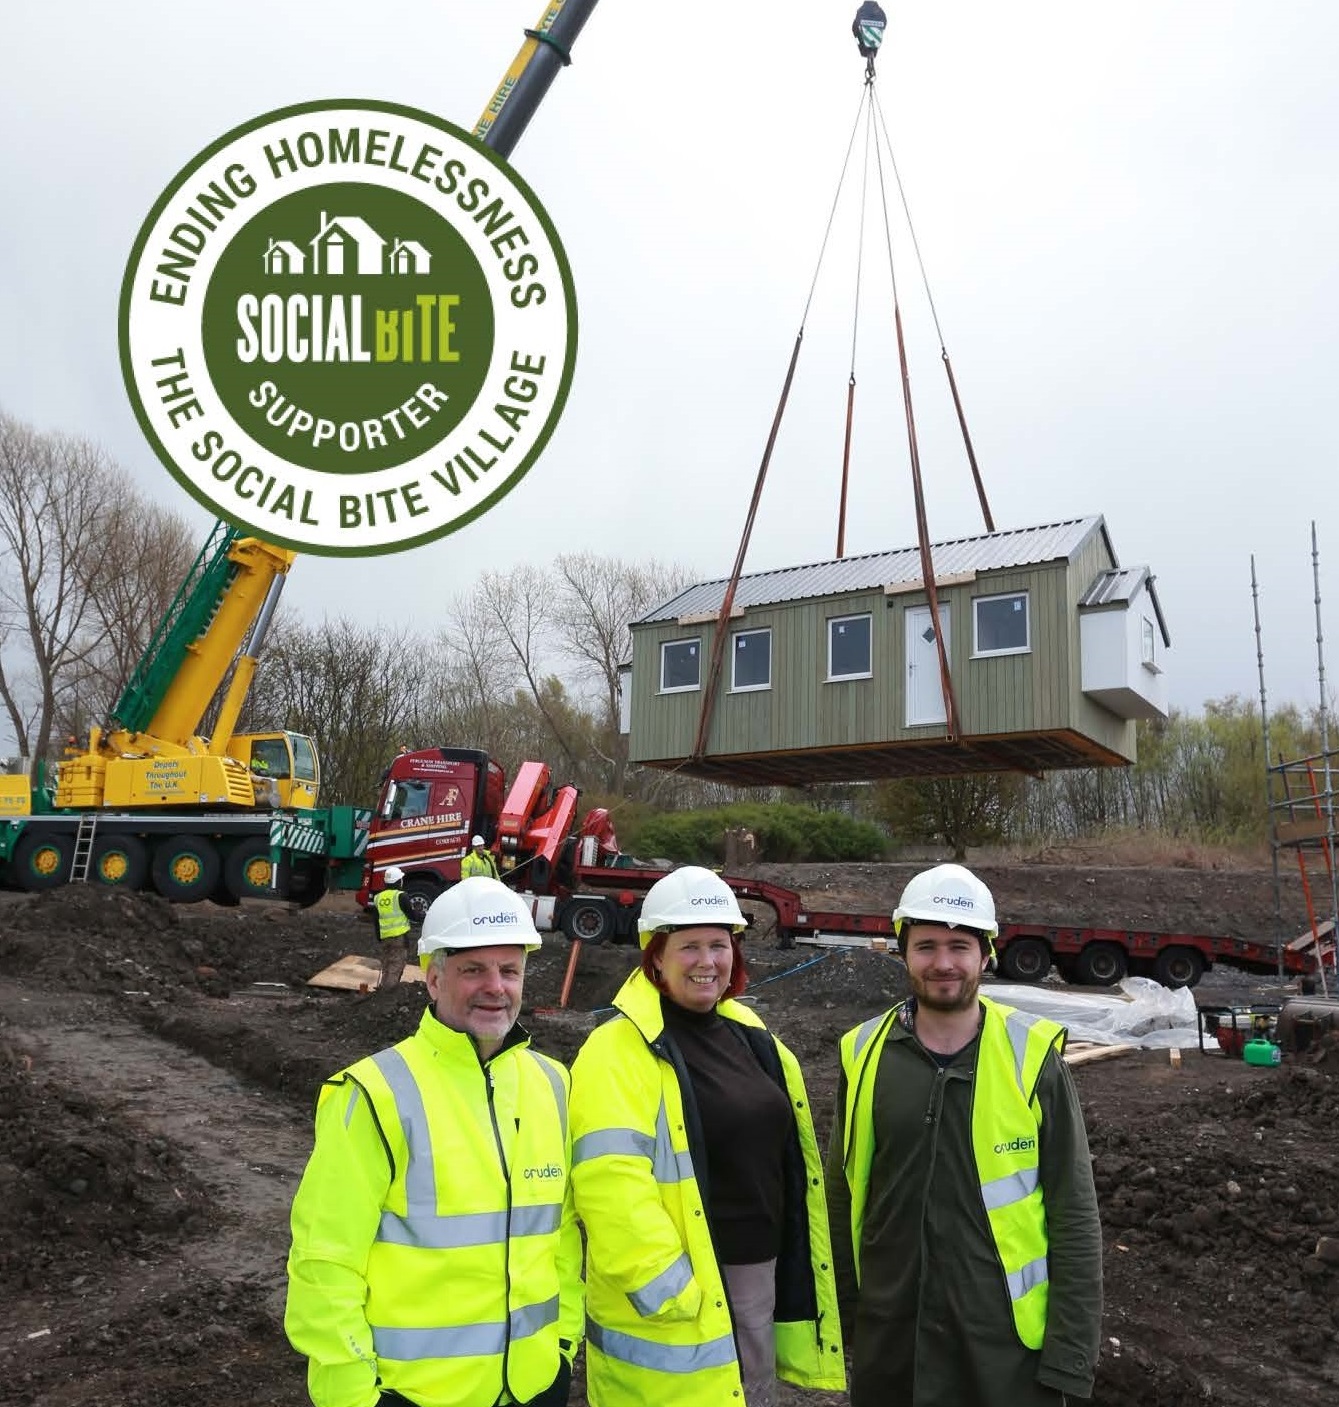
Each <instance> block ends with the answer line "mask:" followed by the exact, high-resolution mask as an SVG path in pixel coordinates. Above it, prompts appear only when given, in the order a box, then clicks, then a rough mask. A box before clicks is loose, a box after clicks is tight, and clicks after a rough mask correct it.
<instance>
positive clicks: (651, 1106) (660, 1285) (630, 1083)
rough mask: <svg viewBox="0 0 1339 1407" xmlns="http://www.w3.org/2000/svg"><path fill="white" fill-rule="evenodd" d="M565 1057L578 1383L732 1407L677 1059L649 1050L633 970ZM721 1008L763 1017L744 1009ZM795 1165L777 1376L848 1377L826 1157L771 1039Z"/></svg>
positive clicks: (826, 1380) (717, 1278) (791, 1061)
mask: <svg viewBox="0 0 1339 1407" xmlns="http://www.w3.org/2000/svg"><path fill="white" fill-rule="evenodd" d="M614 1005H615V1006H616V1007H617V1008H618V1010H619V1011H620V1012H621V1013H622V1014H621V1015H620V1016H617V1017H615V1018H614V1019H613V1020H611V1021H608V1022H606V1023H605V1024H604V1025H603V1026H599V1027H597V1028H596V1029H595V1030H594V1031H592V1032H591V1034H590V1035H589V1036H588V1037H587V1039H586V1042H585V1044H584V1045H583V1046H582V1048H581V1050H580V1051H579V1052H578V1054H577V1058H576V1060H575V1061H574V1062H573V1064H572V1139H573V1142H572V1184H573V1189H574V1191H575V1194H576V1203H577V1213H578V1215H579V1216H580V1217H581V1218H582V1220H583V1222H584V1223H585V1226H586V1293H587V1317H586V1380H587V1390H588V1392H589V1396H590V1400H591V1402H592V1403H595V1404H605V1405H606V1407H610V1405H611V1404H619V1405H620V1407H622V1405H623V1404H638V1405H639V1407H640V1404H646V1405H647V1407H651V1404H654V1407H742V1404H743V1400H744V1399H743V1384H742V1379H741V1373H740V1367H739V1362H738V1359H737V1356H736V1352H735V1338H734V1325H733V1321H732V1320H731V1317H730V1310H729V1307H728V1304H727V1299H726V1293H725V1286H724V1277H723V1275H722V1272H721V1268H720V1266H719V1264H718V1263H717V1260H716V1252H715V1248H714V1247H713V1245H712V1240H711V1233H710V1231H709V1229H708V1226H707V1215H706V1207H705V1206H704V1205H703V1197H702V1191H701V1188H700V1187H699V1185H698V1181H697V1172H696V1170H695V1168H694V1166H693V1156H692V1153H691V1152H690V1150H689V1146H688V1133H687V1129H686V1127H685V1125H686V1123H687V1119H686V1118H685V1110H684V1102H683V1092H682V1090H681V1088H680V1084H679V1078H678V1076H677V1075H676V1073H675V1070H674V1067H673V1066H672V1065H671V1064H670V1062H669V1061H668V1060H667V1059H662V1058H661V1056H660V1055H658V1054H657V1053H656V1049H655V1048H653V1044H652V1043H656V1044H657V1045H658V1044H659V1040H660V1037H661V1036H662V1035H663V1032H664V1022H663V1018H662V1016H661V1008H660V993H659V992H658V991H657V990H656V989H655V987H653V986H652V985H651V983H650V982H648V981H647V979H646V977H645V976H644V975H643V974H642V972H641V970H640V969H637V970H635V971H634V972H633V974H632V976H631V977H629V979H628V980H627V981H626V982H625V983H624V984H623V987H622V988H621V989H620V991H619V993H618V995H617V996H616V997H615V998H614ZM717 1010H718V1011H719V1012H720V1014H721V1015H722V1016H723V1017H725V1018H726V1019H727V1020H730V1021H733V1022H736V1023H738V1024H739V1025H741V1026H753V1027H761V1026H762V1024H763V1023H762V1022H761V1021H760V1020H759V1019H758V1017H757V1015H756V1014H755V1013H754V1012H753V1011H752V1010H751V1009H750V1008H749V1007H747V1006H744V1005H742V1004H741V1003H739V1002H735V1001H723V1002H721V1003H720V1005H719V1007H718V1008H717ZM776 1050H777V1055H778V1057H779V1059H780V1063H781V1070H782V1075H783V1078H784V1081H785V1085H786V1092H787V1094H788V1095H789V1097H790V1100H791V1106H792V1108H793V1109H794V1111H795V1123H796V1130H797V1133H798V1136H799V1143H800V1154H801V1157H802V1160H803V1163H804V1172H805V1189H804V1206H805V1217H806V1220H807V1222H808V1242H809V1245H808V1250H809V1260H808V1263H807V1265H806V1266H805V1267H804V1273H805V1275H806V1276H807V1278H808V1280H809V1282H810V1284H811V1286H812V1299H813V1302H814V1305H815V1313H814V1317H812V1318H799V1319H791V1320H779V1321H778V1322H777V1324H776V1370H777V1376H778V1377H780V1378H782V1379H784V1380H786V1381H788V1382H792V1383H796V1384H798V1385H799V1386H801V1387H811V1388H825V1389H829V1390H831V1391H834V1392H836V1391H841V1390H842V1389H843V1388H845V1386H846V1374H845V1368H844V1360H843V1357H842V1341H841V1325H840V1323H839V1315H838V1312H837V1289H836V1283H835V1279H834V1274H833V1270H832V1254H831V1241H830V1239H829V1233H828V1218H827V1204H826V1200H825V1198H824V1194H823V1175H822V1173H823V1170H822V1155H821V1154H820V1152H819V1149H818V1142H817V1139H816V1138H815V1136H814V1128H813V1120H812V1118H811V1116H810V1112H809V1107H808V1097H807V1095H806V1093H805V1087H804V1079H803V1076H802V1075H801V1073H800V1067H799V1065H798V1064H797V1062H796V1060H795V1057H794V1056H793V1055H792V1054H791V1053H790V1051H789V1050H787V1049H786V1048H785V1046H783V1045H782V1044H781V1043H780V1042H779V1041H778V1042H777V1043H776Z"/></svg>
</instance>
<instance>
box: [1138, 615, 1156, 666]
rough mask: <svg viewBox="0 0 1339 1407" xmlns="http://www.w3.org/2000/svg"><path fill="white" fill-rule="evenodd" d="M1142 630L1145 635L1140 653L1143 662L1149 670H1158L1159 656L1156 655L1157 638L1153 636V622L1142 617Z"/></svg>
mask: <svg viewBox="0 0 1339 1407" xmlns="http://www.w3.org/2000/svg"><path fill="white" fill-rule="evenodd" d="M1141 629H1142V632H1143V634H1142V643H1141V645H1140V651H1141V655H1142V658H1143V662H1144V663H1145V664H1146V665H1147V666H1148V667H1149V669H1156V668H1157V667H1158V661H1157V656H1156V654H1155V651H1156V649H1157V643H1156V637H1155V636H1154V634H1153V622H1152V621H1151V620H1149V618H1148V617H1147V616H1144V617H1142V626H1141Z"/></svg>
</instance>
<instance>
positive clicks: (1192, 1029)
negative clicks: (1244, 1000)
mask: <svg viewBox="0 0 1339 1407" xmlns="http://www.w3.org/2000/svg"><path fill="white" fill-rule="evenodd" d="M983 991H984V993H985V995H986V996H988V997H993V998H994V999H995V1000H996V1001H998V1002H1003V1003H1004V1005H1005V1006H1016V1007H1017V1008H1018V1009H1019V1011H1027V1012H1031V1013H1032V1014H1033V1015H1035V1016H1047V1017H1049V1018H1050V1019H1051V1020H1052V1021H1058V1022H1059V1023H1060V1024H1061V1025H1062V1026H1067V1027H1068V1028H1069V1039H1070V1040H1071V1041H1091V1042H1092V1043H1093V1044H1095V1045H1137V1046H1141V1047H1143V1048H1145V1049H1159V1050H1163V1049H1166V1048H1167V1047H1169V1046H1192V1045H1198V1044H1199V1026H1198V1018H1197V1016H1196V1014H1195V999H1194V998H1193V997H1192V996H1191V995H1190V988H1189V987H1181V988H1179V989H1178V990H1177V991H1174V992H1173V991H1171V990H1170V989H1169V988H1167V987H1164V986H1163V985H1162V983H1160V982H1154V981H1152V980H1151V979H1149V978H1147V977H1126V978H1125V979H1124V980H1123V981H1122V982H1121V983H1120V984H1119V985H1118V986H1116V987H1112V988H1111V989H1110V990H1109V991H1105V992H1093V991H1077V990H1075V989H1074V988H1072V987H1045V986H1035V987H1034V986H1026V985H1023V984H1020V983H1016V982H990V983H987V984H985V985H984V987H983Z"/></svg>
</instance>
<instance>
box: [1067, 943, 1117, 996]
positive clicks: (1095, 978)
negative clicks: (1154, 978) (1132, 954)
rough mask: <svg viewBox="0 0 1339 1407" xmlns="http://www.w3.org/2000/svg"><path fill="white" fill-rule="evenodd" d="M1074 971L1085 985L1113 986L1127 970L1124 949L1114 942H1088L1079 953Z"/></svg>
mask: <svg viewBox="0 0 1339 1407" xmlns="http://www.w3.org/2000/svg"><path fill="white" fill-rule="evenodd" d="M1074 971H1075V972H1076V973H1077V974H1078V979H1079V981H1080V982H1081V983H1082V984H1083V985H1084V986H1086V987H1114V986H1115V985H1116V983H1117V982H1119V981H1120V979H1121V978H1122V977H1124V976H1125V974H1126V972H1127V971H1128V967H1127V963H1126V957H1125V949H1124V948H1118V947H1117V946H1116V944H1115V943H1089V944H1088V945H1087V946H1086V947H1085V948H1084V949H1083V950H1082V951H1081V952H1080V953H1079V956H1078V961H1077V962H1075V964H1074Z"/></svg>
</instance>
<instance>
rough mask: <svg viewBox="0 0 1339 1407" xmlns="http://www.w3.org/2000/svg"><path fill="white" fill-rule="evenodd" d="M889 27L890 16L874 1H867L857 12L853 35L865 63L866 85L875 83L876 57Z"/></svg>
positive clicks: (853, 23)
mask: <svg viewBox="0 0 1339 1407" xmlns="http://www.w3.org/2000/svg"><path fill="white" fill-rule="evenodd" d="M887 27H888V16H887V15H885V14H884V12H883V10H882V9H881V8H880V7H879V6H878V5H877V4H875V3H874V0H865V3H864V4H863V5H861V7H860V8H859V9H858V10H857V11H856V12H855V19H854V20H852V21H851V33H852V34H853V35H854V36H855V42H856V47H857V48H858V49H859V50H860V57H861V58H862V59H864V61H865V82H866V83H872V82H873V81H874V57H875V55H876V54H877V53H878V52H879V45H880V44H882V43H883V32H884V30H885V29H887Z"/></svg>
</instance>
